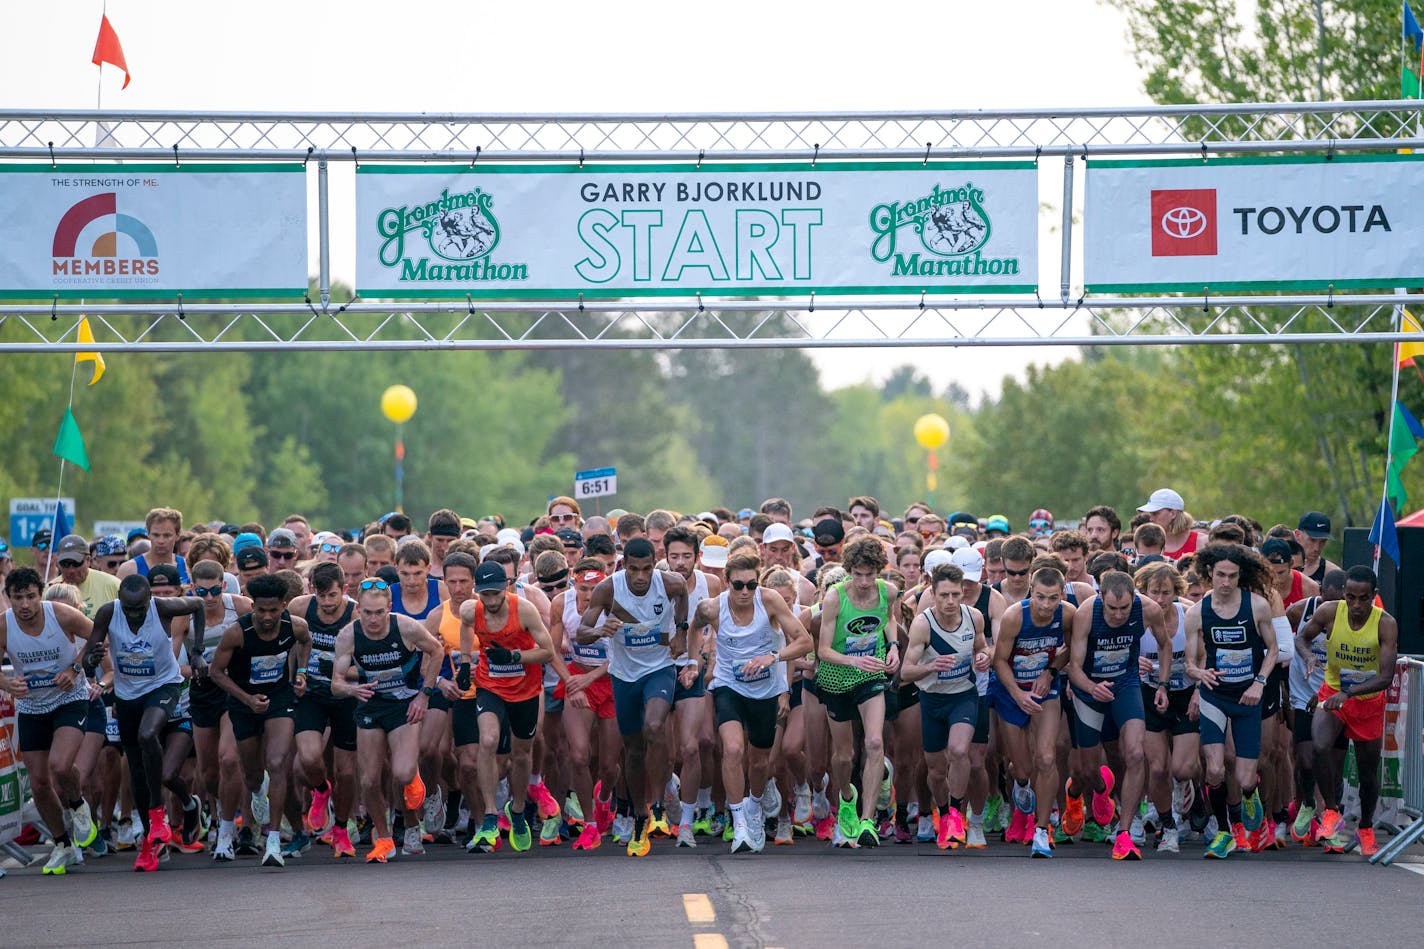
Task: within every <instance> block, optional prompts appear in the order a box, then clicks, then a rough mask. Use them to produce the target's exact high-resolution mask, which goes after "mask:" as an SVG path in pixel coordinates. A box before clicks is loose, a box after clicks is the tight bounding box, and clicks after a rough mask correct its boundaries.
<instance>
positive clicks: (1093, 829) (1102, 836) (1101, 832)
mask: <svg viewBox="0 0 1424 949" xmlns="http://www.w3.org/2000/svg"><path fill="white" fill-rule="evenodd" d="M1080 836H1081V837H1082V840H1083V843H1085V844H1100V843H1104V842H1106V841H1107V839H1108V831H1107V828H1106V827H1104V826H1103V825H1102V824H1099V823H1098V822H1097V821H1095V820H1088V821H1084V822H1083V833H1082V834H1081V835H1080Z"/></svg>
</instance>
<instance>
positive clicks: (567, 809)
mask: <svg viewBox="0 0 1424 949" xmlns="http://www.w3.org/2000/svg"><path fill="white" fill-rule="evenodd" d="M564 817H565V818H566V819H567V820H568V821H569V823H571V824H582V823H583V822H584V816H583V805H582V804H580V803H579V798H578V795H577V794H575V793H574V792H573V791H570V792H569V794H568V797H566V798H564Z"/></svg>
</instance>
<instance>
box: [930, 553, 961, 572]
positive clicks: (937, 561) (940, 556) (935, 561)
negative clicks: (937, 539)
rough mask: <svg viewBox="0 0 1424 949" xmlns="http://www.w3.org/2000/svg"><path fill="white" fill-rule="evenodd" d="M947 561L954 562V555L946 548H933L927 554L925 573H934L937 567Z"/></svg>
mask: <svg viewBox="0 0 1424 949" xmlns="http://www.w3.org/2000/svg"><path fill="white" fill-rule="evenodd" d="M947 563H954V555H952V554H951V553H950V552H949V551H947V550H945V549H944V548H940V549H938V550H931V551H930V552H929V553H927V554H925V566H924V571H925V573H934V570H935V567H943V566H944V565H945V564H947Z"/></svg>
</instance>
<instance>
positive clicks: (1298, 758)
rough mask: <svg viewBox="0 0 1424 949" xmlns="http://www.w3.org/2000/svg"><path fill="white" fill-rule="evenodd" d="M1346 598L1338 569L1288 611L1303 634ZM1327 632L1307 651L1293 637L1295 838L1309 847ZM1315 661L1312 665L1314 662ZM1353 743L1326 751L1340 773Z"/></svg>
mask: <svg viewBox="0 0 1424 949" xmlns="http://www.w3.org/2000/svg"><path fill="white" fill-rule="evenodd" d="M1344 596H1345V571H1343V570H1339V569H1335V570H1330V571H1328V572H1327V573H1326V574H1325V577H1324V578H1323V580H1322V581H1321V584H1320V595H1319V596H1313V597H1310V598H1308V599H1305V600H1302V601H1301V602H1299V603H1295V604H1293V605H1292V606H1290V607H1289V608H1288V609H1287V610H1286V616H1287V618H1288V619H1289V621H1290V623H1291V625H1292V626H1293V627H1294V628H1295V629H1296V630H1297V631H1299V630H1300V629H1302V628H1303V627H1304V625H1305V624H1306V623H1308V622H1310V618H1311V617H1312V616H1313V615H1315V611H1316V610H1317V609H1319V608H1320V606H1321V605H1322V604H1324V603H1330V602H1333V601H1336V600H1340V599H1343V598H1344ZM1325 641H1326V636H1325V633H1324V632H1320V633H1317V634H1316V636H1315V638H1314V639H1312V640H1311V641H1310V642H1309V643H1308V644H1307V648H1306V650H1305V652H1302V651H1301V649H1300V646H1299V645H1297V640H1296V636H1294V635H1292V636H1291V646H1292V650H1291V665H1290V703H1291V710H1292V711H1293V712H1294V718H1295V720H1294V723H1293V727H1292V738H1293V739H1294V741H1295V768H1296V772H1295V779H1296V785H1295V801H1294V802H1293V803H1294V805H1295V808H1296V812H1295V817H1294V821H1293V822H1292V824H1291V836H1292V837H1293V838H1295V839H1296V840H1298V841H1300V842H1301V843H1303V844H1305V845H1306V846H1310V845H1312V844H1314V843H1315V842H1316V840H1315V830H1316V827H1318V826H1319V825H1318V824H1317V822H1316V821H1315V783H1316V777H1315V741H1314V737H1313V728H1312V721H1313V719H1314V718H1315V711H1316V708H1317V703H1316V701H1315V696H1316V695H1317V694H1319V692H1320V687H1321V686H1322V685H1324V684H1325V664H1326V662H1327V661H1328V659H1329V656H1328V654H1327V652H1326V648H1325ZM1312 659H1313V660H1314V662H1313V663H1312V662H1311V661H1310V660H1312ZM1349 747H1350V741H1349V739H1348V738H1346V737H1345V736H1344V734H1343V733H1342V734H1341V735H1340V737H1339V738H1337V739H1336V741H1335V744H1334V745H1332V746H1331V748H1330V749H1328V750H1327V751H1326V754H1329V755H1331V757H1332V761H1333V764H1334V767H1335V768H1336V769H1337V770H1340V769H1343V768H1344V763H1345V752H1346V751H1347V750H1348V749H1349Z"/></svg>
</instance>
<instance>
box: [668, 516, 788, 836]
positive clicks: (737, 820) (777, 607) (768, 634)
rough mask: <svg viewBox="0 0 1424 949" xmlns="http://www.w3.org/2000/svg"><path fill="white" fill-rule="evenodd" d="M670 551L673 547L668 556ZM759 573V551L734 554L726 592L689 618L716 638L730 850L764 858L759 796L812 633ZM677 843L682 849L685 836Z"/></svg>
mask: <svg viewBox="0 0 1424 949" xmlns="http://www.w3.org/2000/svg"><path fill="white" fill-rule="evenodd" d="M669 535H671V532H669ZM672 547H673V545H672V544H671V543H669V551H671V550H672ZM760 569H761V561H760V560H758V559H757V557H756V555H755V554H751V553H739V554H734V555H732V556H731V557H729V558H728V559H727V566H726V577H727V584H728V587H729V589H728V590H727V591H726V592H723V593H720V594H718V595H716V596H711V597H707V598H705V599H704V600H702V602H701V603H699V604H698V607H697V611H696V612H695V613H694V614H693V618H692V625H693V627H694V628H695V629H699V630H700V629H708V630H710V631H711V634H712V637H713V638H712V645H713V648H714V653H715V656H716V659H715V662H714V665H713V668H712V685H711V688H712V695H713V698H714V701H715V703H716V707H717V734H718V737H719V738H720V739H721V745H722V785H723V787H724V788H725V790H726V794H727V799H728V800H729V801H731V802H732V803H731V810H732V826H733V830H732V849H731V852H732V853H741V852H744V851H751V852H753V853H760V852H761V850H762V849H763V848H764V847H765V846H766V819H765V815H764V814H763V808H762V795H763V792H764V791H765V790H766V787H767V781H768V778H769V774H770V765H771V749H772V745H773V744H775V741H776V729H777V725H778V723H784V722H785V720H786V717H787V715H788V714H789V712H790V708H791V697H790V691H789V690H790V674H789V671H788V668H787V665H786V663H788V662H792V661H794V660H796V659H799V658H800V657H802V656H805V655H808V654H809V653H810V652H811V635H810V634H809V633H808V632H806V630H805V629H804V628H803V627H802V626H801V622H800V621H799V620H798V619H797V618H796V616H795V615H794V614H793V613H792V612H791V608H790V607H789V606H787V605H786V601H785V600H783V599H782V598H781V596H780V595H779V594H777V593H774V592H773V593H769V594H767V595H765V596H764V595H763V594H762V591H761V590H760V589H758V580H757V576H758V573H759V571H760ZM748 746H749V748H748ZM744 774H745V776H744ZM682 810H683V820H684V821H685V822H690V821H691V820H692V813H691V811H692V808H691V806H689V805H688V804H686V803H684V804H683V808H682ZM775 810H777V811H779V810H780V808H776V809H775ZM688 837H689V838H690V837H691V834H690V833H689V834H688ZM678 843H679V845H682V844H683V838H682V836H681V832H680V831H679V837H678Z"/></svg>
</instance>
